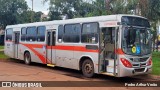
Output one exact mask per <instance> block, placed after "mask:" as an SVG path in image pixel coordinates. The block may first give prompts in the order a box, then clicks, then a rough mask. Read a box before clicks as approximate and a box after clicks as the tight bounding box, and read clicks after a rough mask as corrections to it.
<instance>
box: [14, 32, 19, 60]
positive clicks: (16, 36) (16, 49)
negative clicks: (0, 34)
mask: <svg viewBox="0 0 160 90" xmlns="http://www.w3.org/2000/svg"><path fill="white" fill-rule="evenodd" d="M19 37H20V32H14V45H13V46H14V48H13V49H14V58H17V59H18V58H19V57H18V55H19Z"/></svg>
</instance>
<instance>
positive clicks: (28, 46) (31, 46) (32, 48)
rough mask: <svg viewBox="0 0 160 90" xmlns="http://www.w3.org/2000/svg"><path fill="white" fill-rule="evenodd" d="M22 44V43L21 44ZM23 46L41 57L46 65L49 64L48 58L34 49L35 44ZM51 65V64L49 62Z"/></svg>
mask: <svg viewBox="0 0 160 90" xmlns="http://www.w3.org/2000/svg"><path fill="white" fill-rule="evenodd" d="M21 44H22V43H21ZM22 45H24V46H26V47H27V48H29V49H30V50H31V51H32V52H33V53H35V54H36V55H37V56H38V57H39V59H40V60H41V61H42V62H43V63H44V64H46V63H48V62H46V58H45V57H44V56H43V55H42V54H40V53H39V52H38V51H36V50H35V49H34V46H35V44H22ZM37 47H41V46H40V45H38V46H37ZM47 61H49V60H47ZM49 63H50V62H49Z"/></svg>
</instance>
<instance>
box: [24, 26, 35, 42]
mask: <svg viewBox="0 0 160 90" xmlns="http://www.w3.org/2000/svg"><path fill="white" fill-rule="evenodd" d="M33 27H35V32H36V35H34V34H31V35H28V32H27V30H28V28H33ZM34 36H35V37H34ZM26 37H27V38H26V41H27V42H35V41H37V26H29V27H27V28H26ZM29 37H30V38H32V41H30V40H29V39H28V38H29ZM33 37H34V40H33Z"/></svg>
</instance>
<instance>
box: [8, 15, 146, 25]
mask: <svg viewBox="0 0 160 90" xmlns="http://www.w3.org/2000/svg"><path fill="white" fill-rule="evenodd" d="M122 16H133V17H140V18H144V17H141V16H137V15H128V14H117V15H106V16H96V17H85V18H74V19H66V20H54V21H45V22H34V23H25V24H17V25H8V26H7V27H6V28H19V27H29V26H43V25H46V26H47V25H51V24H55V25H58V24H71V23H85V22H97V21H107V20H108V21H116V20H118V18H120V17H122ZM144 19H146V18H144Z"/></svg>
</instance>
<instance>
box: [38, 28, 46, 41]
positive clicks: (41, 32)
mask: <svg viewBox="0 0 160 90" xmlns="http://www.w3.org/2000/svg"><path fill="white" fill-rule="evenodd" d="M45 31H46V27H45V26H40V27H38V28H37V33H38V34H37V41H45Z"/></svg>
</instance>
